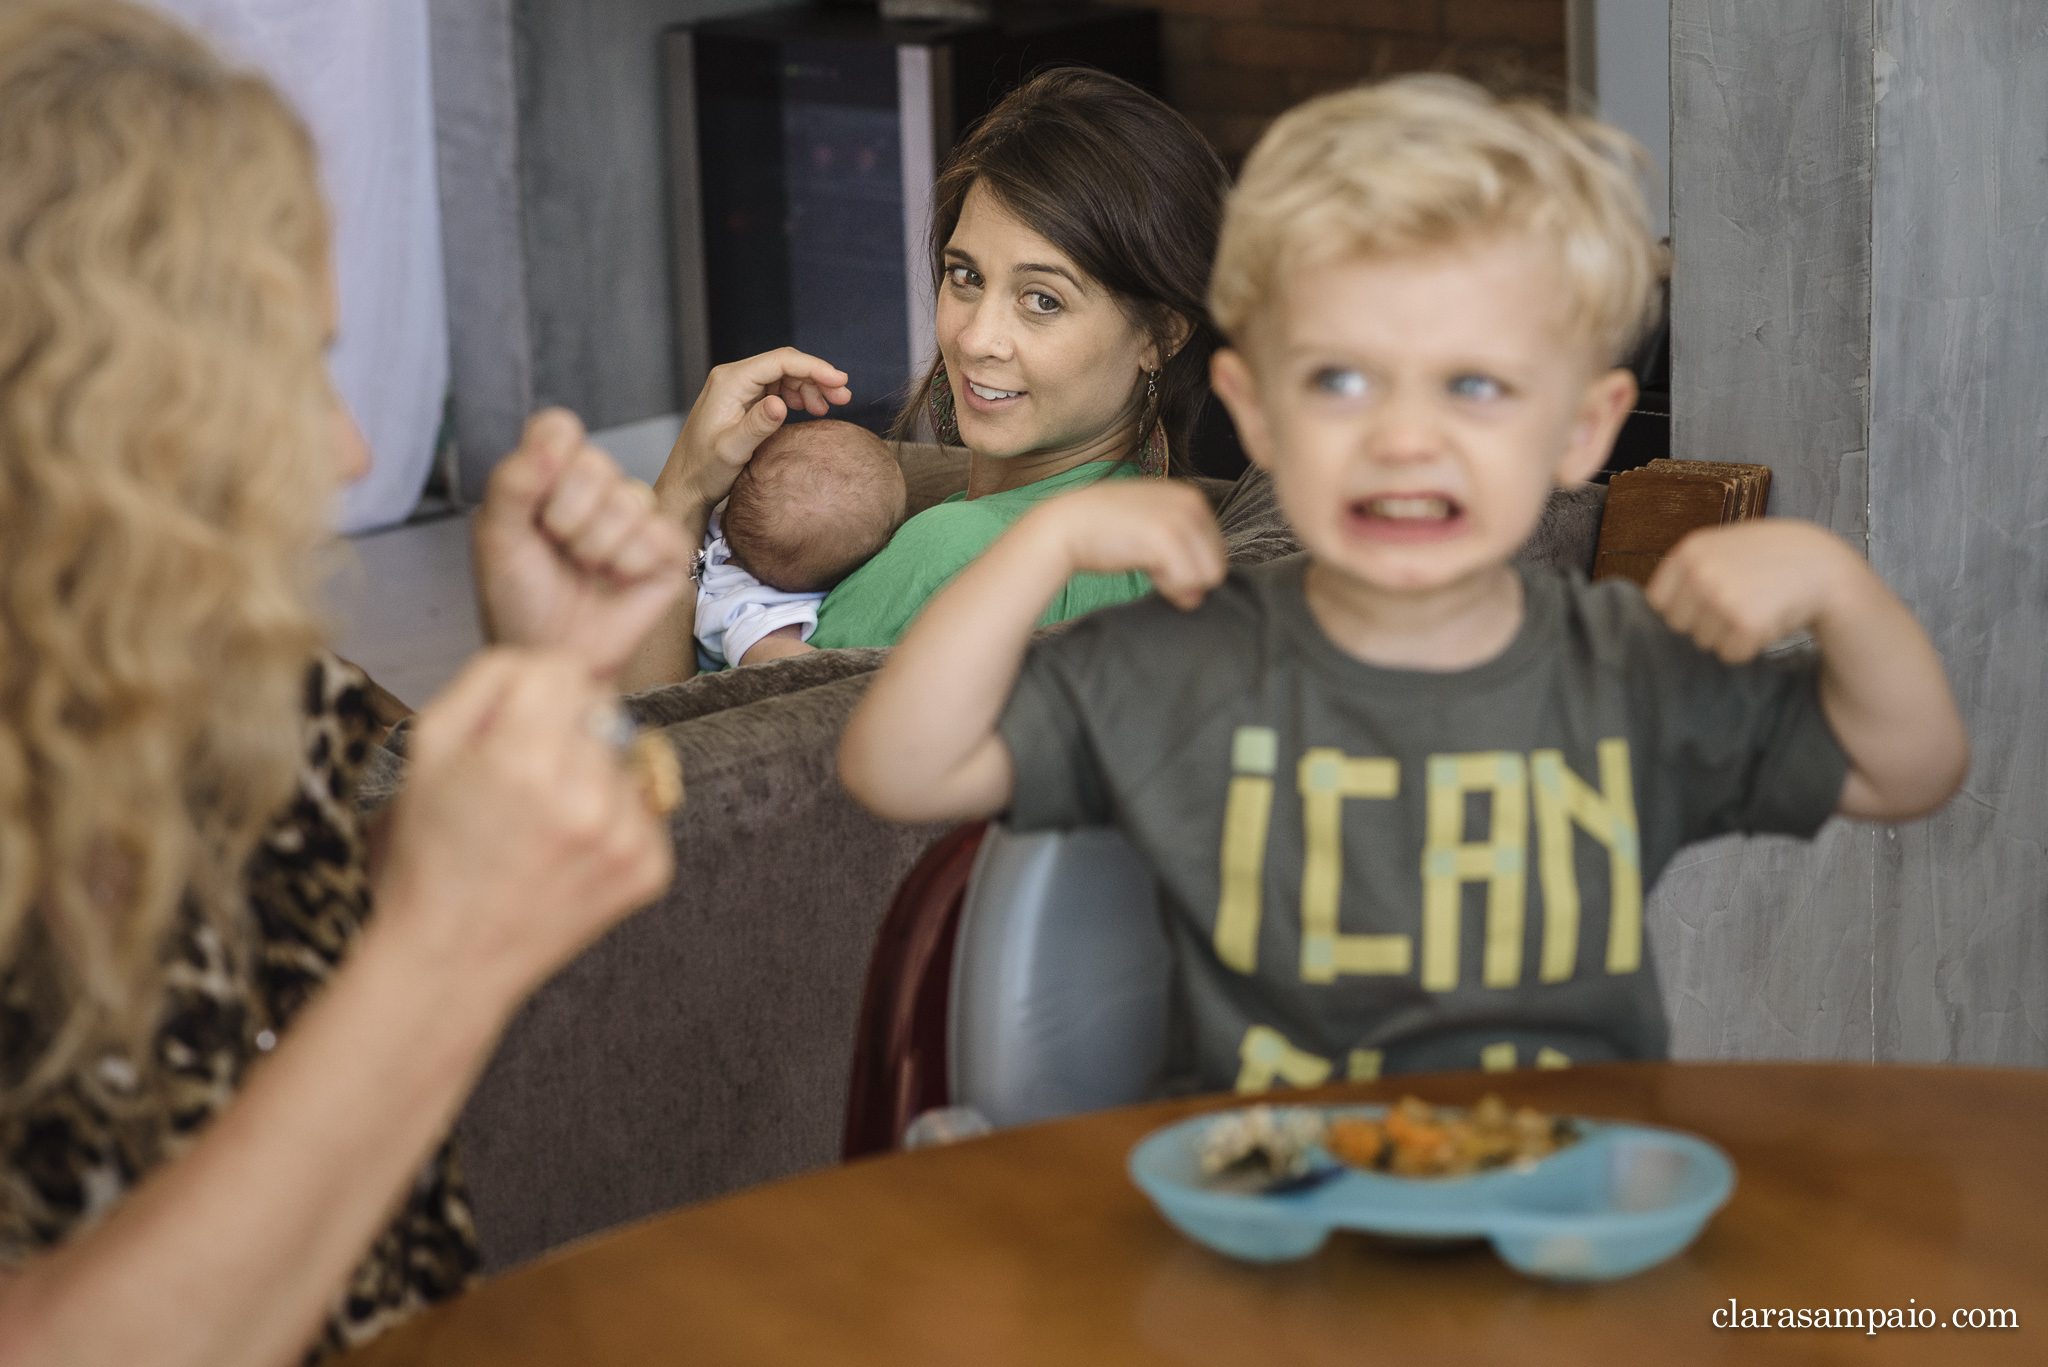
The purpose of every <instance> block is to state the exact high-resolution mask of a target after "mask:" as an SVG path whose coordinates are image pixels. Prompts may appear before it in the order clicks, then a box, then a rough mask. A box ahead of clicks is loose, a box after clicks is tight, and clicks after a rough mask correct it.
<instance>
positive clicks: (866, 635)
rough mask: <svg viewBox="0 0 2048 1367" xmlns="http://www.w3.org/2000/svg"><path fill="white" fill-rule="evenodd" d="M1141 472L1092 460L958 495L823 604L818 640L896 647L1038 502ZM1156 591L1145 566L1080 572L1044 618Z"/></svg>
mask: <svg viewBox="0 0 2048 1367" xmlns="http://www.w3.org/2000/svg"><path fill="white" fill-rule="evenodd" d="M1136 478H1141V476H1140V475H1139V473H1138V467H1137V466H1136V465H1132V464H1128V463H1125V462H1122V461H1118V462H1113V463H1112V462H1107V461H1091V462H1089V463H1088V464H1086V465H1077V466H1075V467H1074V468H1073V469H1071V470H1065V471H1062V472H1061V473H1059V474H1057V475H1052V476H1050V477H1048V478H1046V479H1041V480H1039V481H1038V482H1037V483H1035V484H1027V485H1025V486H1024V487H1023V488H1021V489H1006V490H1004V491H1003V492H1002V493H999V494H984V495H982V496H981V497H980V498H977V499H973V500H970V499H969V498H968V497H967V495H966V494H964V493H960V494H954V495H953V496H952V497H951V498H949V499H947V500H946V501H945V502H943V503H940V504H937V505H935V506H933V507H930V508H927V509H925V510H924V511H923V512H921V513H919V514H918V515H917V516H916V517H913V518H911V519H910V520H909V521H908V522H905V523H904V524H903V525H902V526H901V527H899V528H897V529H896V535H895V536H894V537H892V538H891V539H890V541H889V544H888V545H886V546H884V547H883V548H882V549H881V550H880V551H879V552H877V553H876V554H875V557H874V558H873V559H872V560H869V561H868V562H867V563H866V564H865V565H862V566H861V567H860V568H859V569H857V570H855V571H854V572H853V573H852V574H849V575H847V576H846V578H844V579H842V580H840V581H839V584H838V586H837V587H836V588H834V589H833V590H832V592H830V593H829V594H827V595H825V601H824V602H822V603H820V604H819V605H818V629H817V630H816V631H815V632H813V633H812V634H811V644H812V645H814V646H818V647H820V648H824V649H829V648H831V647H833V646H893V645H895V644H896V642H897V641H898V640H899V639H901V638H902V636H903V633H904V632H905V631H908V630H909V629H910V623H911V620H912V619H913V618H915V617H916V616H917V614H918V613H919V612H920V611H921V610H922V609H923V608H924V605H925V601H926V600H927V599H929V598H930V597H931V596H932V595H933V594H935V593H937V592H938V591H939V590H940V589H942V588H944V587H945V586H946V585H947V584H948V583H949V582H951V580H952V578H953V576H954V575H956V574H958V573H960V571H961V570H963V569H966V568H967V565H968V562H969V561H971V560H973V559H974V558H975V557H976V556H978V555H980V554H981V553H982V552H983V551H985V550H987V549H988V548H989V545H990V544H991V543H992V542H994V541H995V539H996V538H997V537H999V536H1001V535H1002V534H1003V533H1004V531H1006V530H1008V528H1009V526H1010V524H1011V523H1013V522H1015V521H1016V520H1017V519H1018V518H1020V517H1022V516H1024V514H1025V513H1027V512H1029V511H1030V510H1031V509H1032V508H1033V507H1034V506H1036V505H1037V504H1039V503H1041V502H1043V501H1044V500H1045V499H1048V498H1051V497H1052V496H1053V495H1055V494H1063V493H1066V492H1068V491H1069V490H1072V489H1079V488H1082V487H1084V486H1086V485H1089V484H1093V483H1094V482H1095V481H1097V480H1099V479H1136ZM1151 591H1152V580H1151V579H1150V578H1149V577H1147V576H1146V575H1145V574H1144V573H1143V572H1142V571H1138V570H1132V571H1129V572H1128V573H1124V574H1077V575H1075V576H1074V577H1073V578H1072V579H1069V580H1068V581H1067V583H1066V587H1064V588H1062V589H1061V590H1060V591H1059V595H1058V596H1057V597H1055V598H1054V599H1053V600H1052V605H1051V606H1050V607H1048V608H1046V610H1045V615H1044V616H1043V617H1041V618H1039V619H1038V623H1039V625H1040V626H1046V625H1048V624H1050V623H1053V622H1064V621H1066V620H1067V619H1068V618H1069V617H1079V616H1080V615H1081V614H1082V613H1084V612H1093V611H1095V609H1097V608H1106V607H1110V606H1112V605H1113V604H1116V603H1127V602H1129V601H1130V600H1131V599H1133V598H1142V597H1144V596H1145V595H1146V594H1148V593H1150V592H1151Z"/></svg>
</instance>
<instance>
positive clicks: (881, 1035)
mask: <svg viewBox="0 0 2048 1367" xmlns="http://www.w3.org/2000/svg"><path fill="white" fill-rule="evenodd" d="M987 832H988V823H987V822H985V821H976V822H971V823H969V824H968V825H965V826H961V827H959V828H957V829H955V830H953V831H951V832H949V833H948V834H947V835H945V836H944V837H943V838H941V839H940V841H939V842H938V843H937V844H936V845H934V846H932V847H931V848H930V849H929V850H927V851H925V853H924V857H923V858H921V859H919V860H918V861H917V864H916V866H915V867H914V868H912V869H911V870H910V873H909V875H908V876H907V877H906V878H905V879H904V880H903V886H902V887H900V888H898V889H897V891H896V896H895V899H894V900H893V901H891V902H890V903H889V911H888V914H887V915H886V916H884V917H883V918H882V928H881V930H880V931H879V932H878V933H877V934H876V937H875V948H874V952H873V953H872V954H871V955H870V956H869V958H868V977H867V987H866V989H865V990H864V991H863V992H862V994H861V1004H860V1025H859V1031H858V1033H857V1034H856V1035H855V1037H854V1047H853V1079H852V1084H851V1086H850V1088H849V1090H848V1095H847V1099H846V1139H845V1144H844V1147H843V1153H844V1155H845V1156H846V1157H847V1158H858V1157H860V1156H861V1155H862V1154H869V1153H888V1152H889V1151H891V1150H893V1149H896V1148H899V1147H901V1146H902V1143H903V1131H904V1129H905V1128H906V1127H907V1126H908V1125H909V1124H910V1122H911V1121H913V1120H915V1119H916V1118H917V1117H918V1116H920V1115H922V1114H923V1113H924V1112H926V1111H928V1110H931V1109H933V1108H934V1107H938V1106H944V1105H946V1104H948V1087H947V1080H946V1068H947V1058H946V1020H947V1015H948V1012H949V1007H950V1002H951V997H952V991H953V944H954V941H955V940H957V939H958V938H959V933H960V911H961V908H962V907H963V906H964V905H965V904H966V901H967V880H968V878H969V876H970V875H972V873H973V872H974V857H975V854H976V853H977V852H978V851H979V850H980V849H981V841H982V837H983V836H984V835H986V834H987Z"/></svg>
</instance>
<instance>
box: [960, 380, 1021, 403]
mask: <svg viewBox="0 0 2048 1367" xmlns="http://www.w3.org/2000/svg"><path fill="white" fill-rule="evenodd" d="M967 387H968V388H969V389H971V390H973V391H974V393H975V396H976V397H977V398H983V399H990V400H994V399H1014V398H1016V397H1017V396H1018V395H1019V394H1022V393H1023V392H1024V391H1023V390H1021V389H989V388H987V387H986V386H983V385H978V384H976V383H975V382H974V381H972V380H969V381H968V382H967Z"/></svg>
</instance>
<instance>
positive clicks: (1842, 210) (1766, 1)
mask: <svg viewBox="0 0 2048 1367" xmlns="http://www.w3.org/2000/svg"><path fill="white" fill-rule="evenodd" d="M1869 19H1870V15H1869V9H1868V7H1867V6H1854V5H1847V4H1844V3H1842V2H1841V0H1673V4H1672V13H1671V125H1672V164H1673V167H1674V174H1673V176H1672V242H1673V248H1674V252H1675V260H1674V270H1673V275H1672V301H1671V317H1672V337H1671V354H1672V364H1673V367H1674V378H1673V383H1674V386H1675V389H1674V393H1673V395H1672V404H1673V413H1672V442H1673V447H1674V449H1673V452H1672V454H1673V455H1678V456H1682V457H1683V458H1686V459H1691V460H1739V461H1756V462H1760V463H1762V464H1765V465H1769V466H1771V467H1772V485H1771V510H1772V511H1773V512H1776V513H1791V514H1795V515H1797V516H1801V517H1812V518H1817V519H1820V520H1823V521H1826V522H1827V523H1828V524H1829V525H1830V526H1832V527H1833V528H1834V529H1835V530H1836V531H1838V532H1840V533H1842V534H1843V535H1844V536H1848V537H1850V538H1852V539H1856V540H1860V539H1861V538H1862V535H1863V532H1864V525H1863V506H1864V499H1863V498H1862V496H1861V495H1862V489H1861V487H1860V477H1861V471H1862V466H1861V463H1860V459H1861V453H1862V452H1863V451H1864V450H1866V449H1867V447H1866V442H1865V404H1864V393H1865V387H1866V384H1867V380H1868V375H1869V368H1870V366H1869V354H1870V353H1869V314H1870V157H1871V148H1870V135H1871V113H1870V82H1871V67H1870V60H1871V56H1870V54H1871V48H1870V26H1869ZM1679 372H1682V373H1683V376H1684V379H1683V380H1682V381H1680V380H1679V379H1678V378H1677V373H1679ZM1845 458H1846V459H1845ZM1845 495H1846V496H1845Z"/></svg>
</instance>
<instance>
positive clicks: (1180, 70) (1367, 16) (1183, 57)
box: [1150, 0, 1565, 168]
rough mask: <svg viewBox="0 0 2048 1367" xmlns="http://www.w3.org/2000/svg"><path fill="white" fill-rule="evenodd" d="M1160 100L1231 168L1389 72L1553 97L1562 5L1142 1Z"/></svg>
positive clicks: (1411, 0)
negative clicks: (1155, 17) (1302, 117)
mask: <svg viewBox="0 0 2048 1367" xmlns="http://www.w3.org/2000/svg"><path fill="white" fill-rule="evenodd" d="M1150 3H1151V4H1153V5H1154V6H1155V7H1157V8H1158V9H1159V10H1160V11H1161V12H1162V13H1163V14H1164V16H1165V28H1166V84H1167V97H1168V99H1170V100H1171V101H1172V102H1173V104H1174V106H1175V107H1176V108H1178V109H1179V110H1181V112H1183V113H1184V114H1186V115H1187V116H1188V117H1189V118H1190V119H1192V120H1193V121H1194V123H1195V125H1196V126H1197V127H1198V128H1200V129H1201V130H1202V132H1203V133H1205V134H1206V135H1207V136H1208V138H1209V140H1210V141H1211V142H1213V143H1214V144H1215V145H1216V150H1217V151H1218V152H1220V153H1222V155H1223V157H1224V159H1225V160H1226V161H1228V162H1229V163H1230V164H1231V166H1232V167H1233V168H1235V167H1236V165H1237V164H1238V162H1240V161H1241V160H1242V159H1243V158H1244V154H1245V153H1247V152H1249V151H1250V150H1251V148H1252V144H1253V143H1255V142H1257V141H1258V138H1259V134H1261V133H1263V132H1264V131H1265V129H1266V125H1267V124H1268V123H1269V122H1271V121H1272V119H1273V116H1274V115H1276V114H1278V113H1280V112H1281V111H1282V110H1284V109H1286V108H1288V107H1289V106H1291V105H1294V104H1298V103H1300V102H1301V101H1302V100H1305V99H1307V98H1309V97H1310V96H1311V95H1319V94H1321V93H1323V92H1324V91H1327V90H1336V89H1340V88H1342V87H1344V86H1347V85H1351V84H1353V83H1355V82H1357V81H1361V80H1366V79H1368V78H1372V77H1378V76H1390V75H1393V74H1394V73H1396V72H1401V71H1451V72H1456V73H1457V74H1459V75H1461V76H1470V77H1472V78H1473V79H1475V80H1478V81H1480V82H1482V83H1484V84H1486V85H1489V86H1491V87H1493V88H1495V89H1503V90H1514V91H1517V92H1533V93H1541V94H1544V95H1548V96H1554V97H1560V98H1561V96H1562V93H1563V90H1564V81H1565V36H1564V33H1565V5H1564V0H1150Z"/></svg>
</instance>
